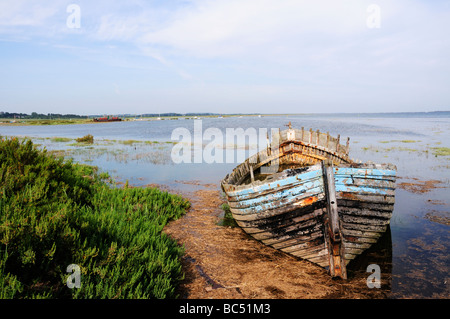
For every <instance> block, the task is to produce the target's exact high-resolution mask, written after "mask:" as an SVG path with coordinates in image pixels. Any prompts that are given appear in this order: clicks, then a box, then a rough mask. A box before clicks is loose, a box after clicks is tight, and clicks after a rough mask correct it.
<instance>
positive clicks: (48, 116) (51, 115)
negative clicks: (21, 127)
mask: <svg viewBox="0 0 450 319" xmlns="http://www.w3.org/2000/svg"><path fill="white" fill-rule="evenodd" d="M0 118H8V119H13V118H16V119H40V120H44V119H45V120H48V119H74V118H79V119H87V118H88V116H87V115H76V114H58V113H47V114H42V113H36V112H32V113H31V114H26V113H10V112H0Z"/></svg>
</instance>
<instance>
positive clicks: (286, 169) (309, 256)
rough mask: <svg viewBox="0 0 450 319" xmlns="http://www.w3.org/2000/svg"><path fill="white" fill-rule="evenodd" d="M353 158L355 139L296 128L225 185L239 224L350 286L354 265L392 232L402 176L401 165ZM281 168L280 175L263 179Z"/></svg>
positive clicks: (242, 166) (278, 137)
mask: <svg viewBox="0 0 450 319" xmlns="http://www.w3.org/2000/svg"><path fill="white" fill-rule="evenodd" d="M277 145H279V146H278V147H277ZM273 146H274V147H273ZM348 152H349V139H347V143H346V145H341V144H340V136H339V135H338V137H337V138H334V137H331V136H330V135H329V134H328V133H321V132H319V131H312V130H309V131H307V130H304V129H303V128H302V129H301V130H298V129H292V128H291V126H290V123H289V129H287V130H284V131H281V132H280V131H278V134H275V136H273V139H272V142H271V144H270V146H269V147H268V148H267V149H265V150H262V151H261V152H259V153H257V154H255V155H253V156H251V157H249V158H248V159H247V160H245V161H244V162H243V163H242V164H240V165H238V166H237V167H236V168H235V169H234V170H233V172H232V173H231V174H229V175H227V176H226V177H225V179H224V180H223V181H222V183H221V186H222V189H223V191H224V192H225V194H226V197H227V200H228V204H229V206H230V210H231V212H232V214H233V217H234V219H235V220H236V222H237V224H238V225H239V226H240V227H242V229H243V230H244V231H245V232H247V233H248V234H249V235H251V236H252V237H253V238H255V239H257V240H259V241H261V242H262V243H264V244H266V245H268V246H271V247H273V248H275V249H278V250H281V251H283V252H286V253H288V254H291V255H293V256H296V257H301V258H303V259H306V260H309V261H311V262H313V263H316V264H318V265H320V266H321V267H324V268H327V269H328V270H329V272H330V274H331V275H332V276H333V277H341V278H344V279H346V278H347V271H346V266H347V265H348V263H349V262H350V261H351V260H352V259H354V258H355V257H356V256H357V255H359V254H361V253H362V252H363V251H365V250H366V249H368V248H369V247H370V246H371V245H372V244H374V243H375V242H377V240H378V238H379V237H381V235H382V234H383V233H384V232H385V231H386V230H387V227H388V225H389V223H390V219H391V216H392V211H393V208H394V198H395V176H396V167H395V165H392V164H374V163H365V164H358V163H355V162H354V161H352V160H351V159H349V157H348ZM276 164H277V165H278V166H279V169H278V170H277V171H276V172H269V173H267V172H266V173H264V172H263V170H269V169H270V167H273V166H274V165H276Z"/></svg>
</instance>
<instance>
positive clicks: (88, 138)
mask: <svg viewBox="0 0 450 319" xmlns="http://www.w3.org/2000/svg"><path fill="white" fill-rule="evenodd" d="M76 141H77V142H78V143H86V144H93V143H94V136H92V135H91V134H88V135H85V136H83V137H79V138H77V139H76Z"/></svg>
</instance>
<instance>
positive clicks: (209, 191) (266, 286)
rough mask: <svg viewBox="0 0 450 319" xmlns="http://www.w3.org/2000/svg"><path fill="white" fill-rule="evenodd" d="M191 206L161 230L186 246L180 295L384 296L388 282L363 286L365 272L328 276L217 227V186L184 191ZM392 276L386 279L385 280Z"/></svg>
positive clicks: (219, 200)
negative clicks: (347, 276) (369, 286)
mask: <svg viewBox="0 0 450 319" xmlns="http://www.w3.org/2000/svg"><path fill="white" fill-rule="evenodd" d="M183 196H185V197H186V198H189V200H190V201H191V204H192V207H191V208H190V209H189V211H188V212H187V214H186V215H185V216H184V217H182V218H180V219H179V220H176V221H173V222H171V223H169V224H168V225H167V226H166V228H165V229H164V231H165V232H166V233H167V234H169V235H170V236H171V237H173V238H174V239H176V240H177V241H178V242H179V243H180V244H182V245H184V246H185V256H184V257H183V259H182V262H183V268H184V272H185V279H184V280H183V282H182V283H181V285H180V287H179V291H178V294H179V296H180V298H187V299H206V298H214V299H228V298H239V299H252V298H267V299H271V298H276V299H282V298H288V299H296V298H303V299H307V298H316V299H317V298H386V297H387V296H388V292H389V288H390V287H389V283H386V282H385V281H384V278H383V277H382V288H381V289H377V288H372V289H369V288H368V287H367V283H366V279H367V277H368V276H369V275H370V274H369V273H367V272H365V271H362V272H357V271H355V272H354V273H349V279H348V280H346V281H344V280H342V279H332V278H331V277H330V276H329V275H328V273H327V271H326V270H325V269H322V268H321V267H319V266H317V265H314V264H312V263H310V262H308V261H306V260H301V259H299V258H295V257H292V256H289V255H287V254H285V253H282V252H279V251H277V250H275V249H272V248H270V247H267V246H265V245H263V244H262V243H260V242H258V241H256V240H254V239H252V238H251V237H249V236H248V235H246V234H245V233H244V232H243V231H242V229H240V228H239V227H226V226H220V225H218V222H219V221H220V220H221V216H222V214H223V211H222V209H221V208H220V206H221V205H222V203H224V202H225V201H224V199H223V198H222V196H221V192H220V191H219V190H218V188H217V185H204V189H202V190H197V191H194V192H191V193H187V194H183ZM386 280H390V279H386Z"/></svg>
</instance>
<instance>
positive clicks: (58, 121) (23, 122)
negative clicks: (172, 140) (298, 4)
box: [0, 111, 450, 126]
mask: <svg viewBox="0 0 450 319" xmlns="http://www.w3.org/2000/svg"><path fill="white" fill-rule="evenodd" d="M2 113H3V114H4V113H5V112H1V113H0V126H29V125H72V124H100V123H109V122H95V121H94V118H95V117H98V116H93V115H89V116H86V118H80V116H78V117H77V118H53V119H36V118H2V117H1V114H2ZM10 114H12V113H10ZM62 116H63V117H64V116H65V115H62ZM113 116H117V117H120V118H121V119H122V121H157V120H178V119H180V118H182V119H202V118H230V117H271V116H296V117H297V116H302V117H341V118H342V117H351V118H355V117H356V118H358V117H359V118H440V117H446V118H447V117H450V111H433V112H378V113H282V114H262V113H261V114H254V113H251V114H219V113H186V114H177V113H162V114H160V115H159V114H158V115H156V116H155V115H154V114H148V116H145V115H144V114H142V115H132V114H115V115H113Z"/></svg>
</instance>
